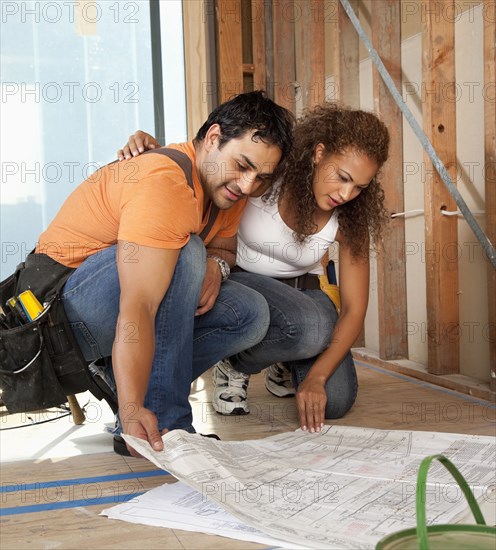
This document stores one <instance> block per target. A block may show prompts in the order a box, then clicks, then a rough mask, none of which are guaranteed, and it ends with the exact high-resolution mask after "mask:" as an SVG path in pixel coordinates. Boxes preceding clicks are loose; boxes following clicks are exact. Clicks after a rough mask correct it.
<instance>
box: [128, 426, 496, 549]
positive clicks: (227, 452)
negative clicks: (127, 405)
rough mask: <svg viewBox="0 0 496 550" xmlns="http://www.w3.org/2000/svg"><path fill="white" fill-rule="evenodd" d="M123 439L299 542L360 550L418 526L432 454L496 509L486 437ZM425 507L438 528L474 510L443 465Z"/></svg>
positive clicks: (378, 433) (229, 507)
mask: <svg viewBox="0 0 496 550" xmlns="http://www.w3.org/2000/svg"><path fill="white" fill-rule="evenodd" d="M124 437H125V439H126V441H127V442H128V443H130V444H131V445H132V446H133V447H134V448H135V449H136V450H137V451H138V452H139V453H140V454H142V455H143V456H145V457H146V458H148V459H149V460H150V461H152V462H153V463H155V464H156V465H157V466H158V467H160V468H163V469H165V470H167V471H168V472H170V473H171V474H172V475H174V476H175V477H176V478H177V479H179V480H181V481H183V482H184V483H186V484H187V485H188V486H189V487H191V488H192V489H195V490H196V491H197V492H198V493H199V494H200V495H201V497H202V499H204V500H205V501H207V500H209V501H212V502H215V503H217V504H218V505H219V506H220V507H221V508H223V509H225V510H226V511H228V512H229V513H230V514H232V515H233V516H235V517H236V518H238V519H239V520H241V522H242V523H243V524H246V526H249V527H253V528H256V529H257V530H259V531H261V532H263V533H265V534H266V535H269V536H271V537H273V538H275V539H279V540H283V541H287V542H290V543H292V544H293V545H295V544H296V545H301V546H308V547H312V548H329V547H334V548H351V549H353V548H356V549H357V550H358V549H360V550H361V549H363V548H373V547H374V546H375V544H376V543H377V541H378V540H380V539H381V538H382V537H384V536H385V535H387V534H390V533H392V532H395V531H399V530H401V529H406V528H410V527H413V526H414V525H415V494H416V480H417V472H418V467H419V464H420V462H421V461H422V459H423V458H425V457H426V456H428V455H432V454H444V455H445V456H446V457H447V458H449V459H450V460H451V461H452V462H453V463H454V464H455V465H456V466H457V467H458V469H459V470H460V471H461V472H462V474H463V476H464V477H465V479H466V480H467V482H468V483H469V485H470V487H471V489H472V491H473V492H474V493H475V495H476V497H477V498H478V500H479V501H484V502H486V504H487V503H492V504H494V502H495V494H494V487H495V483H496V463H495V461H496V440H495V438H492V437H487V436H473V435H465V434H463V435H462V434H448V433H436V432H416V431H396V430H377V429H371V428H355V427H347V426H346V427H345V426H326V427H325V428H324V430H323V431H322V432H320V433H314V434H310V433H308V432H303V431H301V430H297V431H296V432H289V433H283V434H279V435H275V436H272V437H269V438H266V439H261V440H249V441H216V440H214V439H210V438H203V437H201V436H199V435H197V434H188V433H187V432H184V431H181V430H175V431H172V432H169V433H168V434H166V435H164V436H163V441H164V445H165V449H164V451H160V452H157V451H154V450H153V449H151V447H150V446H149V444H148V443H147V442H145V441H142V440H138V439H134V438H131V437H129V436H124ZM426 501H427V502H426V508H427V517H428V519H429V523H433V524H440V523H452V522H453V521H455V520H456V518H457V517H459V516H460V515H461V514H463V513H464V512H465V511H466V508H467V505H466V502H465V498H464V496H463V494H462V492H461V490H460V489H459V488H458V485H457V484H456V482H455V481H454V480H453V478H452V477H451V474H450V473H449V472H448V471H447V470H446V469H445V468H444V467H443V466H442V465H441V464H439V463H436V462H435V463H433V464H432V465H431V468H430V470H429V476H428V487H427V499H426ZM178 528H180V527H179V526H178ZM199 530H201V529H199ZM250 540H251V539H250Z"/></svg>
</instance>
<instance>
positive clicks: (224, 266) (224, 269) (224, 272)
mask: <svg viewBox="0 0 496 550" xmlns="http://www.w3.org/2000/svg"><path fill="white" fill-rule="evenodd" d="M208 258H210V259H211V260H214V261H216V262H217V263H218V264H219V269H220V276H221V282H224V281H227V279H229V275H230V274H231V268H230V267H229V264H228V263H227V262H226V260H223V259H222V258H219V256H214V255H213V254H207V259H208Z"/></svg>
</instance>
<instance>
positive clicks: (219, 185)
mask: <svg viewBox="0 0 496 550" xmlns="http://www.w3.org/2000/svg"><path fill="white" fill-rule="evenodd" d="M216 127H217V128H216ZM252 135H253V132H247V133H245V134H244V135H243V136H241V137H239V138H235V139H231V140H230V141H228V142H227V143H225V144H224V145H223V146H222V148H221V149H219V136H220V128H219V127H218V125H216V124H214V125H213V126H212V127H211V128H210V129H209V131H208V133H207V135H206V137H205V142H204V150H203V155H202V157H201V161H200V163H199V166H198V168H199V174H200V179H201V182H202V185H203V189H204V191H205V194H206V195H207V196H208V198H210V200H211V201H212V202H213V203H214V204H216V205H217V206H218V207H219V208H220V209H221V210H225V209H227V208H230V207H231V206H233V205H234V204H235V203H236V202H237V201H239V200H241V199H244V198H245V197H246V196H248V195H250V194H252V193H254V192H255V191H257V189H258V188H259V187H260V186H261V185H262V184H266V185H267V184H270V182H271V181H272V173H273V172H274V170H275V168H276V166H277V164H278V163H279V161H280V159H281V150H280V149H279V147H278V146H277V145H271V144H267V143H264V142H263V141H262V140H261V139H259V138H255V140H256V141H254V140H252Z"/></svg>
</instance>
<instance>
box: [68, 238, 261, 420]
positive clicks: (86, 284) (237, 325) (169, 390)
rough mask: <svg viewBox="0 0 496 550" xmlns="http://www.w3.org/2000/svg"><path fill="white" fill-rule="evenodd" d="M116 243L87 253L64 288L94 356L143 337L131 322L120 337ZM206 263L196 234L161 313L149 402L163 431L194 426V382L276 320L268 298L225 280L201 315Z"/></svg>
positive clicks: (82, 342)
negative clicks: (191, 401) (271, 317)
mask: <svg viewBox="0 0 496 550" xmlns="http://www.w3.org/2000/svg"><path fill="white" fill-rule="evenodd" d="M116 248H117V247H116V246H112V247H110V248H107V249H105V250H103V251H100V252H98V253H97V254H95V255H93V256H90V257H89V258H87V259H86V260H85V262H83V264H82V265H81V266H80V267H78V268H77V269H76V271H75V272H74V273H73V274H72V275H71V276H70V277H69V279H68V280H67V283H66V284H65V286H64V289H63V292H62V301H63V303H64V308H65V311H66V313H67V317H68V319H69V322H70V323H71V327H72V330H73V332H74V334H75V337H76V340H77V341H78V344H79V346H80V347H81V351H82V352H83V355H84V357H85V359H86V360H87V361H94V360H96V359H99V358H106V357H110V356H111V355H112V344H113V342H114V339H115V338H123V339H130V340H131V339H133V338H136V336H137V335H136V334H135V331H134V330H133V329H132V328H130V329H129V331H127V330H125V331H124V332H125V333H124V334H118V335H116V323H117V316H118V313H119V298H120V286H119V278H118V274H117V265H116ZM205 267H206V251H205V246H204V244H203V242H202V241H201V239H200V238H199V237H197V236H194V235H193V236H192V237H191V239H190V241H189V242H188V244H187V245H186V246H185V247H184V248H183V249H182V250H181V253H180V254H179V260H178V262H177V265H176V269H175V271H174V276H173V278H172V281H171V284H170V286H169V289H168V291H167V293H166V295H165V297H164V299H163V300H162V303H161V304H160V306H159V309H158V312H157V315H156V318H155V356H154V359H153V364H152V371H151V376H150V381H149V383H148V390H147V394H146V398H145V407H147V408H148V409H150V410H151V411H152V412H154V413H155V415H156V416H157V419H158V427H159V430H163V429H164V428H168V429H169V430H172V429H176V428H180V429H184V430H187V431H194V430H193V426H192V421H193V416H192V411H191V406H190V404H189V401H188V397H189V393H190V389H191V383H192V381H193V380H195V379H196V378H198V376H200V375H201V374H202V373H203V372H205V371H206V370H207V369H209V368H210V367H211V366H212V365H213V364H214V363H216V362H217V361H219V360H220V359H223V358H224V357H226V356H228V355H232V354H236V353H238V352H240V351H242V350H243V349H246V348H247V347H250V346H253V345H255V344H257V343H258V342H260V341H261V340H262V338H263V337H264V335H265V331H266V330H267V327H268V325H269V309H268V306H267V302H266V301H265V299H264V298H263V297H262V296H261V295H260V294H258V293H257V292H256V291H254V290H251V289H250V288H248V287H245V286H243V285H240V284H238V283H235V282H232V281H226V282H225V283H223V284H222V286H221V290H220V293H219V296H218V298H217V301H216V302H215V305H214V307H213V308H212V309H211V310H210V311H209V312H207V313H205V314H204V315H201V316H197V317H195V311H196V308H197V305H198V300H199V295H200V290H201V287H202V284H203V279H204V276H205ZM109 364H111V362H109Z"/></svg>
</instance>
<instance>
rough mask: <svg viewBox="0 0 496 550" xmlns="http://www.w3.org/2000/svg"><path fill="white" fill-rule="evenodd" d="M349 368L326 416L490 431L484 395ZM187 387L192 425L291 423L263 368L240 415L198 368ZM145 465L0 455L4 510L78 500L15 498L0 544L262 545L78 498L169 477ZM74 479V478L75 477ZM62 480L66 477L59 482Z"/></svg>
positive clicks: (230, 434)
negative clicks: (355, 386) (348, 404)
mask: <svg viewBox="0 0 496 550" xmlns="http://www.w3.org/2000/svg"><path fill="white" fill-rule="evenodd" d="M357 370H358V377H359V385H360V387H359V393H358V399H357V402H356V403H355V405H354V407H353V409H352V410H351V411H350V412H349V413H348V415H346V417H345V418H343V419H341V420H336V421H332V422H329V423H334V424H338V425H347V426H366V427H376V428H382V429H397V430H426V431H440V432H452V433H467V434H477V435H496V422H495V406H494V405H492V404H489V403H486V402H483V401H480V400H477V399H472V398H470V397H467V396H465V395H462V394H458V393H456V392H452V391H449V390H444V389H439V388H436V387H435V386H432V385H431V384H428V383H425V382H421V381H418V380H414V379H410V378H408V377H406V376H403V375H398V374H396V373H390V372H388V371H383V370H382V369H380V368H377V367H371V366H367V365H363V364H358V369H357ZM194 389H195V392H194V393H193V395H192V405H193V410H194V418H195V421H194V424H195V428H196V429H197V431H199V432H201V433H209V432H210V433H211V432H214V433H217V434H218V435H219V436H220V437H221V438H222V439H224V440H241V439H258V438H262V437H267V436H270V435H274V434H277V433H281V432H284V431H288V430H293V429H296V428H297V427H298V423H297V417H296V406H295V403H294V399H291V398H290V399H279V398H277V397H274V396H272V395H271V394H269V393H268V392H267V391H266V389H265V387H264V377H263V375H257V376H254V377H252V379H251V381H250V388H249V395H250V403H251V410H252V413H251V414H250V415H248V416H240V417H233V418H231V417H223V416H220V415H218V414H216V413H215V412H214V411H213V409H212V405H211V400H210V396H211V381H210V376H209V375H208V373H207V376H205V377H203V378H202V379H201V380H200V381H198V383H196V384H195V386H194ZM40 428H42V426H40ZM20 432H21V431H20ZM19 436H21V433H20V434H19ZM106 437H111V436H110V435H107V436H106ZM34 454H36V453H35V450H34ZM154 471H156V468H155V466H154V465H152V464H150V463H148V462H147V461H145V460H140V459H135V458H124V457H120V456H117V455H115V454H114V453H108V452H107V453H98V454H88V455H80V456H71V457H66V458H62V457H61V458H59V459H58V458H52V459H50V460H35V459H33V460H28V461H21V462H10V463H4V464H2V466H1V470H0V482H1V484H2V487H11V488H13V491H12V492H3V493H2V494H1V495H0V496H1V508H2V509H3V510H4V511H5V510H7V511H8V509H9V508H17V507H27V506H33V505H35V506H36V505H42V504H46V505H48V504H50V502H51V501H55V502H61V503H64V502H66V503H67V505H70V504H74V503H76V504H78V502H79V500H83V504H81V505H77V506H76V507H71V508H65V509H57V510H44V511H33V510H34V509H30V508H20V510H21V511H24V512H25V513H20V514H16V515H11V514H8V515H3V516H2V517H1V520H0V521H1V522H0V529H1V536H0V550H21V549H23V550H24V549H26V548H30V549H31V548H32V549H33V550H34V549H49V548H50V549H51V548H57V549H61V550H63V549H87V548H95V549H114V548H116V549H119V550H124V549H133V550H134V549H135V548H142V549H154V550H156V549H162V548H164V549H169V548H170V549H211V548H216V549H217V548H218V549H224V548H226V549H228V548H229V549H235V550H238V549H239V550H241V549H245V548H246V549H249V548H263V546H262V545H259V544H255V543H248V542H242V541H233V540H231V539H224V538H221V537H215V536H211V535H204V534H201V533H189V532H185V531H180V530H175V529H164V528H158V527H147V526H141V525H133V524H128V523H124V522H118V521H113V520H109V519H107V518H105V517H101V516H99V515H98V514H99V513H100V511H101V510H103V509H105V508H109V507H111V506H112V505H113V502H111V503H108V502H106V503H98V501H95V500H93V501H91V500H90V501H88V500H87V501H86V502H84V498H86V499H88V498H90V499H91V498H93V499H94V498H105V497H107V499H111V500H112V498H113V499H114V500H115V503H117V501H118V500H119V498H122V496H123V495H125V494H130V493H135V492H142V491H145V490H148V489H150V488H152V487H156V486H158V485H161V484H163V483H164V482H168V481H173V478H172V477H171V476H166V475H163V474H161V475H160V476H157V477H146V474H143V475H141V476H140V473H143V472H145V473H146V472H154ZM133 473H135V474H136V475H135V477H132V478H130V479H118V478H117V477H116V476H119V475H121V474H125V475H132V474H133ZM77 479H80V482H79V483H78V482H77ZM57 480H61V481H60V487H59V488H58V490H57V488H53V487H45V486H43V485H40V486H37V487H34V488H33V487H32V488H30V489H29V490H22V489H23V487H29V486H28V485H27V484H43V483H47V482H54V481H55V482H56V481H57ZM64 480H76V481H74V482H73V483H74V484H73V485H70V486H67V485H66V484H67V482H66V481H64ZM57 491H58V492H57ZM57 499H58V500H57ZM37 510H39V508H38V509H37Z"/></svg>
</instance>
